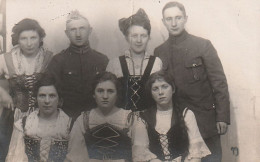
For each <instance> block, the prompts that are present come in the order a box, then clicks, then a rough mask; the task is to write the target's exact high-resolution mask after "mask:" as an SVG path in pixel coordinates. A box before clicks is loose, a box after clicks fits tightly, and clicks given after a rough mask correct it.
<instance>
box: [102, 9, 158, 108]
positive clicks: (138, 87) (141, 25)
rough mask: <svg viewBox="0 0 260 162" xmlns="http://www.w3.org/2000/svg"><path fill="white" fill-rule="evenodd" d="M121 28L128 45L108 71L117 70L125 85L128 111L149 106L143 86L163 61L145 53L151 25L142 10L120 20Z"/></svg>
mask: <svg viewBox="0 0 260 162" xmlns="http://www.w3.org/2000/svg"><path fill="white" fill-rule="evenodd" d="M119 28H120V30H121V31H122V33H123V34H124V36H125V38H126V41H127V42H128V44H129V49H128V50H126V51H125V53H124V55H122V56H120V57H118V58H115V59H112V60H111V61H109V63H108V66H107V69H106V70H107V71H110V72H112V73H114V74H115V75H116V76H117V77H118V78H119V79H120V80H121V82H122V85H123V96H124V97H123V100H122V104H121V106H122V107H123V108H124V109H126V110H132V111H140V110H144V109H146V108H147V102H146V100H145V94H144V87H145V86H144V85H145V83H146V81H147V79H148V77H149V76H150V74H151V73H154V72H156V71H159V70H160V69H161V68H162V61H161V60H160V59H159V58H157V57H154V56H152V55H150V54H148V53H147V52H146V47H147V44H148V42H149V40H150V33H151V24H150V20H149V18H148V16H147V15H146V13H145V11H144V10H143V9H139V10H138V11H137V13H136V14H134V15H132V16H130V17H129V18H122V19H120V20H119Z"/></svg>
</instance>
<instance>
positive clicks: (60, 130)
mask: <svg viewBox="0 0 260 162" xmlns="http://www.w3.org/2000/svg"><path fill="white" fill-rule="evenodd" d="M38 84H39V89H38V92H37V98H36V100H37V104H38V107H39V108H36V110H35V111H33V112H31V113H30V115H29V116H25V117H23V118H22V119H19V120H18V121H17V122H15V123H14V130H13V134H12V138H11V142H10V147H9V152H8V155H7V157H6V162H18V161H19V162H35V161H37V162H47V161H53V162H63V161H64V159H65V157H66V154H67V150H68V141H69V134H70V131H71V129H72V126H73V121H72V119H71V118H69V117H68V116H67V115H66V114H65V113H64V112H63V111H62V110H61V109H60V108H58V106H61V102H62V101H61V99H60V97H59V93H58V92H59V90H58V88H57V86H55V85H54V81H53V80H51V79H50V78H42V79H41V80H40V81H39V82H38ZM37 87H38V86H37Z"/></svg>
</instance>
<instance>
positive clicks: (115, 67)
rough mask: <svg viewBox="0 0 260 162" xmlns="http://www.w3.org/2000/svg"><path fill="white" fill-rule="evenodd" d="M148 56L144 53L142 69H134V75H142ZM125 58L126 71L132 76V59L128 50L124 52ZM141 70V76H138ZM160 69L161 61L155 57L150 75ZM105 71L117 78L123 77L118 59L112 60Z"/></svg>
mask: <svg viewBox="0 0 260 162" xmlns="http://www.w3.org/2000/svg"><path fill="white" fill-rule="evenodd" d="M150 56H151V55H149V54H148V53H145V56H144V60H143V64H142V65H143V66H142V68H141V67H139V68H138V69H137V68H135V72H136V74H135V75H143V73H144V71H145V68H146V66H147V65H148V61H149V58H150ZM125 57H126V63H127V67H128V71H129V73H130V75H134V71H133V68H134V65H133V59H132V57H131V54H130V51H129V50H127V51H125ZM141 69H142V71H141V74H140V70H141ZM161 69H162V61H161V59H160V58H159V57H156V58H155V61H154V64H153V67H152V71H151V74H152V73H154V72H157V71H159V70H161ZM106 71H108V72H111V73H114V74H115V75H116V76H117V77H118V78H120V77H123V72H122V68H121V64H120V60H119V57H117V58H114V59H112V60H110V61H109V62H108V65H107V68H106Z"/></svg>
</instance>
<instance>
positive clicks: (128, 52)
mask: <svg viewBox="0 0 260 162" xmlns="http://www.w3.org/2000/svg"><path fill="white" fill-rule="evenodd" d="M150 56H151V55H150V54H148V53H147V52H145V54H144V59H149V58H150ZM125 57H126V58H130V59H132V56H131V52H130V50H126V51H125Z"/></svg>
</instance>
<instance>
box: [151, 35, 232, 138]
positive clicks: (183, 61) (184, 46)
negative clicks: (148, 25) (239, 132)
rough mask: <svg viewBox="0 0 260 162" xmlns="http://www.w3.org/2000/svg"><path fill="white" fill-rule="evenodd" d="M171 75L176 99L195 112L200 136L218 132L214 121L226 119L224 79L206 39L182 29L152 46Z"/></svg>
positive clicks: (228, 114)
mask: <svg viewBox="0 0 260 162" xmlns="http://www.w3.org/2000/svg"><path fill="white" fill-rule="evenodd" d="M154 53H155V56H158V57H159V58H161V60H162V61H163V64H164V70H167V71H168V72H169V73H170V74H171V75H172V76H173V78H174V81H175V85H176V89H177V91H176V94H177V98H178V101H179V102H180V104H181V105H182V106H183V107H189V108H190V109H191V110H192V111H193V112H194V114H195V116H196V119H197V123H198V126H199V129H200V132H201V135H202V137H203V138H209V137H212V136H215V135H217V134H218V132H217V127H216V122H217V121H222V122H226V123H230V107H229V106H230V103H229V93H228V86H227V80H226V77H225V74H224V71H223V67H222V65H221V62H220V59H219V57H218V55H217V52H216V50H215V48H214V47H213V45H212V44H211V42H210V41H209V40H206V39H203V38H199V37H196V36H193V35H190V34H188V33H187V32H186V31H184V32H183V33H181V34H180V35H179V36H176V37H174V36H170V37H169V39H168V40H167V41H166V42H164V43H163V44H162V45H160V46H159V47H157V48H156V49H155V52H154Z"/></svg>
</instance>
